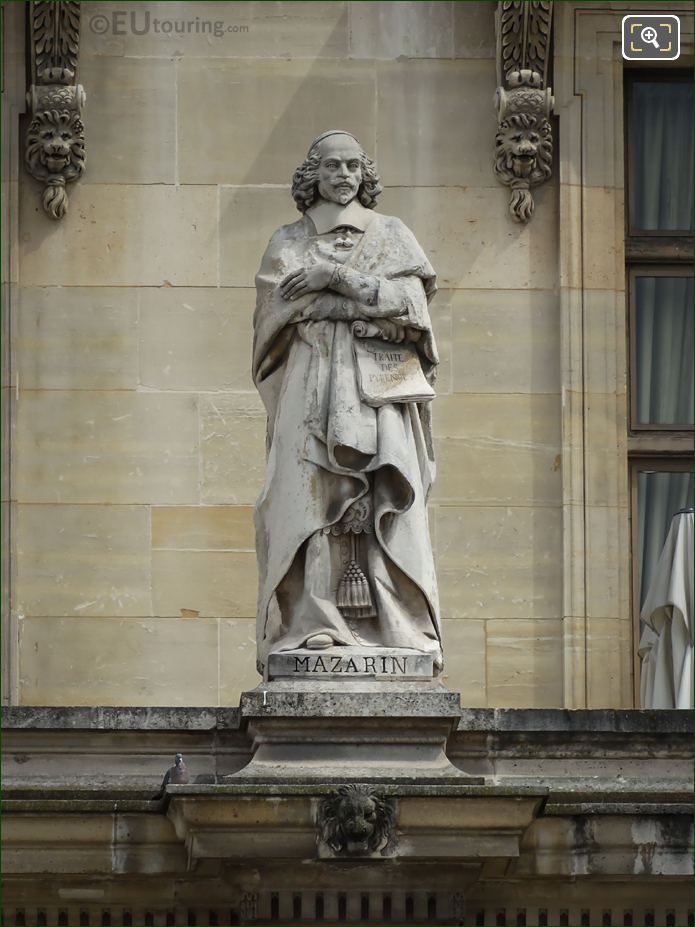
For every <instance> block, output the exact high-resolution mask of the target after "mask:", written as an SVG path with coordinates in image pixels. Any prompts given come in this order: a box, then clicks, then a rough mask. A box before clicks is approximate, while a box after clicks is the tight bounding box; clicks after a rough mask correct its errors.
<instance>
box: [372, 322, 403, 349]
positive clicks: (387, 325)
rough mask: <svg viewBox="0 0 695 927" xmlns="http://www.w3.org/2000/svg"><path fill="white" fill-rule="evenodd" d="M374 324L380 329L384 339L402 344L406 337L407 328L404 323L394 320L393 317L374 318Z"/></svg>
mask: <svg viewBox="0 0 695 927" xmlns="http://www.w3.org/2000/svg"><path fill="white" fill-rule="evenodd" d="M372 324H373V325H374V327H375V328H377V329H378V330H379V333H380V337H381V338H383V339H384V341H392V342H394V343H395V344H400V342H401V341H405V339H406V330H405V328H404V327H403V326H402V325H399V324H398V323H397V322H394V321H393V320H392V319H372Z"/></svg>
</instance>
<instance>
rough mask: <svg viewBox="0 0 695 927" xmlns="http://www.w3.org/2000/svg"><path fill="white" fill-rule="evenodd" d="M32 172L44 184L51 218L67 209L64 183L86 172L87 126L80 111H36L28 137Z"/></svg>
mask: <svg viewBox="0 0 695 927" xmlns="http://www.w3.org/2000/svg"><path fill="white" fill-rule="evenodd" d="M25 160H26V165H27V169H28V171H29V173H30V174H31V176H32V177H34V178H35V179H36V180H38V181H40V182H41V183H43V184H44V190H43V197H42V204H43V208H44V211H45V212H46V213H47V214H48V215H49V216H50V217H51V218H52V219H62V218H63V216H64V215H65V213H66V212H67V208H68V197H67V193H66V192H65V185H66V184H67V183H71V182H73V181H75V180H77V178H78V177H80V176H81V174H82V173H83V171H84V167H85V158H84V125H83V123H82V119H81V118H80V115H79V113H77V112H71V111H70V110H59V109H46V110H43V111H39V112H37V113H35V115H34V116H33V118H32V120H31V123H30V124H29V130H28V132H27V138H26V154H25Z"/></svg>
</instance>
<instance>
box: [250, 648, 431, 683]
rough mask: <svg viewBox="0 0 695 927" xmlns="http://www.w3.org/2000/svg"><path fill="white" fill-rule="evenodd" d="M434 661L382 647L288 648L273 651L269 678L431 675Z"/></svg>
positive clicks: (408, 652) (425, 655)
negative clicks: (277, 651) (286, 649)
mask: <svg viewBox="0 0 695 927" xmlns="http://www.w3.org/2000/svg"><path fill="white" fill-rule="evenodd" d="M432 674H433V660H432V655H431V654H429V653H421V652H420V651H417V650H405V649H396V648H394V649H393V650H388V649H384V648H383V647H380V648H374V649H370V648H368V647H332V648H330V649H329V650H323V651H321V650H318V651H317V650H288V651H285V652H280V653H273V654H270V658H269V664H268V677H269V678H270V679H278V678H281V677H285V678H286V677H293V678H298V677H306V676H311V677H316V676H322V677H324V678H326V677H331V678H332V677H335V676H343V677H345V676H349V677H359V676H362V677H364V676H368V677H372V678H374V677H378V678H386V679H396V678H397V679H408V678H414V677H416V678H423V677H424V678H431V677H432Z"/></svg>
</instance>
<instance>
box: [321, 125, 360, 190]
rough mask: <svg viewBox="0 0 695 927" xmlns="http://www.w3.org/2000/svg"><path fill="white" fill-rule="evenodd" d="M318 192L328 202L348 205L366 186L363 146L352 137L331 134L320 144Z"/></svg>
mask: <svg viewBox="0 0 695 927" xmlns="http://www.w3.org/2000/svg"><path fill="white" fill-rule="evenodd" d="M319 145H320V151H321V162H320V164H319V167H318V192H319V195H320V196H322V197H323V198H324V199H325V200H329V201H330V202H332V203H340V205H341V206H347V204H348V203H349V202H351V200H354V198H355V197H356V196H357V191H358V190H359V188H360V184H361V183H362V158H361V151H360V147H359V145H358V144H357V142H356V141H355V139H354V138H351V137H350V136H349V135H329V137H328V138H325V139H323V141H322V142H320V143H319Z"/></svg>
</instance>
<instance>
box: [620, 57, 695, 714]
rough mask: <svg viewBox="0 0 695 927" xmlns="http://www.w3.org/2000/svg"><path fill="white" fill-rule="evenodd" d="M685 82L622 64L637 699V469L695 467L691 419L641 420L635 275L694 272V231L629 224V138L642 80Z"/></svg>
mask: <svg viewBox="0 0 695 927" xmlns="http://www.w3.org/2000/svg"><path fill="white" fill-rule="evenodd" d="M661 81H663V82H669V83H675V82H678V83H685V82H690V81H691V76H690V74H689V72H688V71H687V70H681V69H680V68H679V69H678V70H676V69H675V68H668V69H663V68H649V67H640V68H627V67H626V68H624V70H623V87H624V93H623V104H624V108H623V120H624V121H623V125H624V132H623V142H624V146H625V301H626V333H627V390H628V409H627V411H628V421H627V463H628V487H629V495H628V499H629V519H630V597H631V615H632V628H633V647H632V659H633V692H634V704H635V706H636V707H637V708H641V707H643V706H642V705H641V703H640V700H641V670H642V661H641V659H640V656H639V653H638V650H639V640H640V636H641V634H640V631H641V626H640V624H641V619H640V612H641V603H640V580H641V563H640V562H639V551H638V538H637V529H638V524H639V521H638V494H639V493H638V473H640V472H644V471H645V470H651V471H653V472H661V473H683V472H690V473H692V472H693V463H694V460H693V456H694V455H693V439H694V436H695V432H694V430H693V425H692V424H690V423H673V424H671V423H669V424H657V423H649V422H647V423H639V422H637V415H636V411H637V410H636V406H637V365H636V342H637V338H636V298H635V279H636V278H637V277H639V276H648V277H681V276H682V277H692V276H693V235H692V231H691V230H682V229H638V228H633V227H632V226H631V211H632V210H631V207H632V189H631V185H632V183H633V179H634V166H633V162H632V157H633V154H632V146H631V145H630V142H631V131H630V129H631V124H630V116H631V101H632V93H633V88H634V86H635V84H636V83H640V82H650V83H656V82H661Z"/></svg>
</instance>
